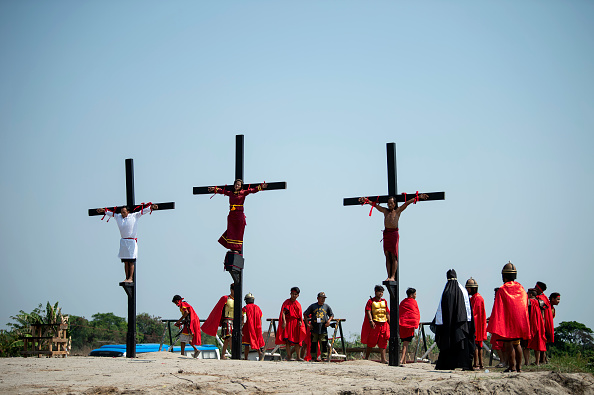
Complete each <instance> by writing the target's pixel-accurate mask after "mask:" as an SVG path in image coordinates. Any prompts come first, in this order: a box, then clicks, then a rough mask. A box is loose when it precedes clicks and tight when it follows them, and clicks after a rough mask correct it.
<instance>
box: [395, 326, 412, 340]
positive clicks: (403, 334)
mask: <svg viewBox="0 0 594 395" xmlns="http://www.w3.org/2000/svg"><path fill="white" fill-rule="evenodd" d="M398 332H399V333H400V338H401V339H406V338H407V337H413V336H414V335H415V328H410V327H408V326H399V327H398Z"/></svg>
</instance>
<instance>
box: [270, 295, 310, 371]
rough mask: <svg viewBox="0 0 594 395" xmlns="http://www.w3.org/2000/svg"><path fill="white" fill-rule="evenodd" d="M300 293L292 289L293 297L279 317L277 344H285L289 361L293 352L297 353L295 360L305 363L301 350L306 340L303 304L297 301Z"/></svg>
mask: <svg viewBox="0 0 594 395" xmlns="http://www.w3.org/2000/svg"><path fill="white" fill-rule="evenodd" d="M300 293H301V291H300V290H299V288H298V287H293V288H291V297H290V298H289V299H287V300H285V301H284V302H283V305H282V306H281V311H280V315H279V317H278V331H277V333H276V339H275V343H276V344H285V351H286V352H287V361H291V360H292V354H293V351H295V359H296V360H297V361H303V359H302V358H301V354H300V350H301V343H302V342H303V340H304V339H305V325H304V324H303V310H302V309H301V303H299V302H298V301H297V298H298V297H299V294H300Z"/></svg>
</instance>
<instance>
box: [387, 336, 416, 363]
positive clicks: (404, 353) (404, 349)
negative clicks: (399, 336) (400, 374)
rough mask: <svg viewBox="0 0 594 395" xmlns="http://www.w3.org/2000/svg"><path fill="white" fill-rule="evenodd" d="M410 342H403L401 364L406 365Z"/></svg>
mask: <svg viewBox="0 0 594 395" xmlns="http://www.w3.org/2000/svg"><path fill="white" fill-rule="evenodd" d="M409 343H410V342H407V341H403V342H402V356H401V357H400V365H404V364H405V363H406V347H407V346H408V344H409ZM384 351H385V350H384Z"/></svg>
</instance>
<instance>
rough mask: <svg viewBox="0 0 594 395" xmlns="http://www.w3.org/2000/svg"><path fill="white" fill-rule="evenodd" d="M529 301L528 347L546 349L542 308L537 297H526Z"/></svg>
mask: <svg viewBox="0 0 594 395" xmlns="http://www.w3.org/2000/svg"><path fill="white" fill-rule="evenodd" d="M528 301H529V302H530V340H529V341H528V348H530V349H532V350H538V351H547V336H546V333H545V323H544V320H543V318H542V310H541V309H540V304H539V303H538V299H528Z"/></svg>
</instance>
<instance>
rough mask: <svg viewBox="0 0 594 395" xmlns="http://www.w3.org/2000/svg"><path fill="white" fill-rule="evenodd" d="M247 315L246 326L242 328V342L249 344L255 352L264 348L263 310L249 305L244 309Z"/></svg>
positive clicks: (251, 304)
mask: <svg viewBox="0 0 594 395" xmlns="http://www.w3.org/2000/svg"><path fill="white" fill-rule="evenodd" d="M241 311H243V312H244V313H245V324H243V328H242V333H243V335H242V338H241V342H242V343H243V344H248V343H249V345H250V347H251V348H252V349H254V350H257V349H259V348H262V347H264V337H263V336H262V310H260V308H259V307H258V306H257V305H255V304H253V303H250V304H247V305H245V307H244V308H243V309H241Z"/></svg>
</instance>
